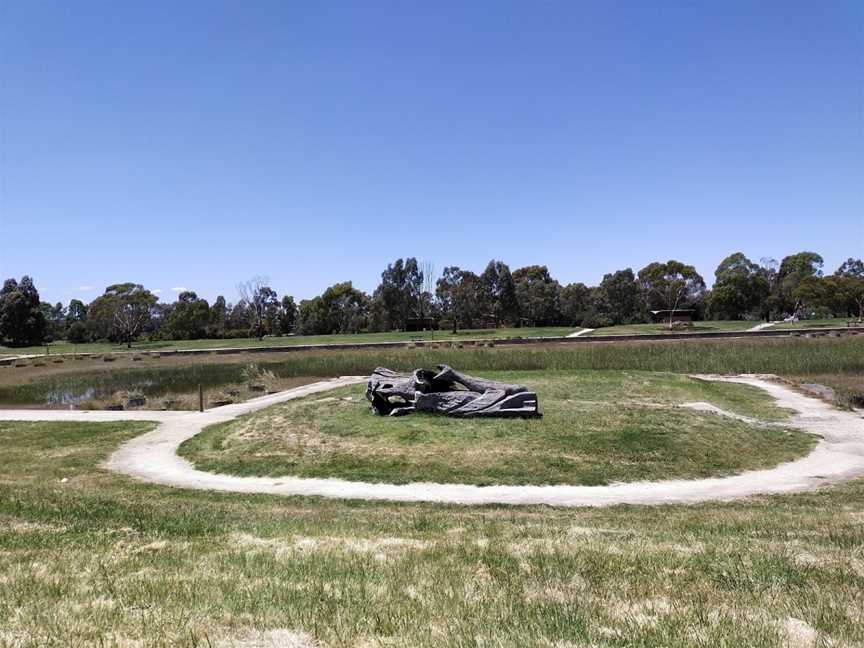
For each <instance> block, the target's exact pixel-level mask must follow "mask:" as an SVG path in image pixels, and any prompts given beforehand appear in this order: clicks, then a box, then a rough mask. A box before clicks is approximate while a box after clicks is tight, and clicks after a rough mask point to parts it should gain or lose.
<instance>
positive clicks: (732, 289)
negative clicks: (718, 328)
mask: <svg viewBox="0 0 864 648" xmlns="http://www.w3.org/2000/svg"><path fill="white" fill-rule="evenodd" d="M714 277H715V281H714V288H713V289H712V291H711V295H710V297H709V299H708V310H709V314H710V316H711V318H712V319H729V320H737V319H743V318H745V317H748V316H752V315H753V314H754V313H755V314H757V315H758V314H760V313H761V312H762V311H763V310H764V303H765V300H766V299H767V298H768V293H769V289H770V286H769V281H768V278H767V277H766V276H765V274H764V273H763V272H762V271H761V268H760V267H759V266H758V265H757V264H755V263H753V262H752V261H751V260H750V259H748V258H747V257H746V256H744V255H743V254H742V253H741V252H736V253H735V254H732V255H730V256H728V257H726V258H725V259H723V261H721V262H720V265H719V266H717V270H716V271H715V273H714Z"/></svg>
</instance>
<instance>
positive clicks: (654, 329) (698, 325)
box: [586, 320, 759, 337]
mask: <svg viewBox="0 0 864 648" xmlns="http://www.w3.org/2000/svg"><path fill="white" fill-rule="evenodd" d="M757 324H759V322H749V321H747V322H745V321H743V320H719V321H713V320H707V321H704V322H693V326H688V327H684V328H679V329H673V330H671V331H670V330H669V325H668V324H664V323H662V322H661V323H659V324H621V325H619V326H604V327H602V328H598V329H595V330H594V331H591V332H590V333H586V335H588V336H591V337H596V336H598V335H648V334H653V335H685V334H687V333H719V332H728V331H746V330H748V329H751V328H753V327H754V326H756V325H757Z"/></svg>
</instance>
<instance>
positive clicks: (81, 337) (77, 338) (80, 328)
mask: <svg viewBox="0 0 864 648" xmlns="http://www.w3.org/2000/svg"><path fill="white" fill-rule="evenodd" d="M66 339H67V340H68V341H69V342H71V343H72V344H81V343H83V342H87V341H89V339H90V331H88V329H87V325H86V324H85V323H84V322H81V321H78V320H76V321H73V322H72V323H71V324H70V325H69V326H68V327H67V329H66Z"/></svg>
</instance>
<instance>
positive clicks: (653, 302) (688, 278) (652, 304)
mask: <svg viewBox="0 0 864 648" xmlns="http://www.w3.org/2000/svg"><path fill="white" fill-rule="evenodd" d="M639 283H640V285H641V287H642V292H643V294H644V296H645V301H646V302H647V303H648V306H649V308H652V309H654V310H668V311H670V313H672V312H674V311H676V310H679V309H683V308H695V307H696V306H697V305H698V304H699V301H700V300H701V299H702V297H704V295H705V280H704V279H703V278H702V276H701V275H700V274H699V273H698V272H696V268H694V267H693V266H692V265H687V264H685V263H681V262H680V261H675V260H674V259H670V260H669V261H667V262H666V263H659V262H656V261H655V262H654V263H649V264H648V265H647V266H645V267H644V268H642V269H641V270H640V271H639ZM669 322H670V326H671V323H672V319H671V315H670V320H669Z"/></svg>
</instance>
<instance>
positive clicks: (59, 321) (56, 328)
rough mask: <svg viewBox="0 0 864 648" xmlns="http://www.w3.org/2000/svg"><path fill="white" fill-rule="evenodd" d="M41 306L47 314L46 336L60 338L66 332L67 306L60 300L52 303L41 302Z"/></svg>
mask: <svg viewBox="0 0 864 648" xmlns="http://www.w3.org/2000/svg"><path fill="white" fill-rule="evenodd" d="M39 308H40V310H41V311H42V314H43V315H45V322H46V337H47V338H48V339H51V340H59V339H61V338H62V337H63V336H64V335H65V334H66V308H65V307H64V306H63V304H61V303H60V302H57V303H56V304H54V305H52V304H49V303H48V302H41V303H40V304H39Z"/></svg>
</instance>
